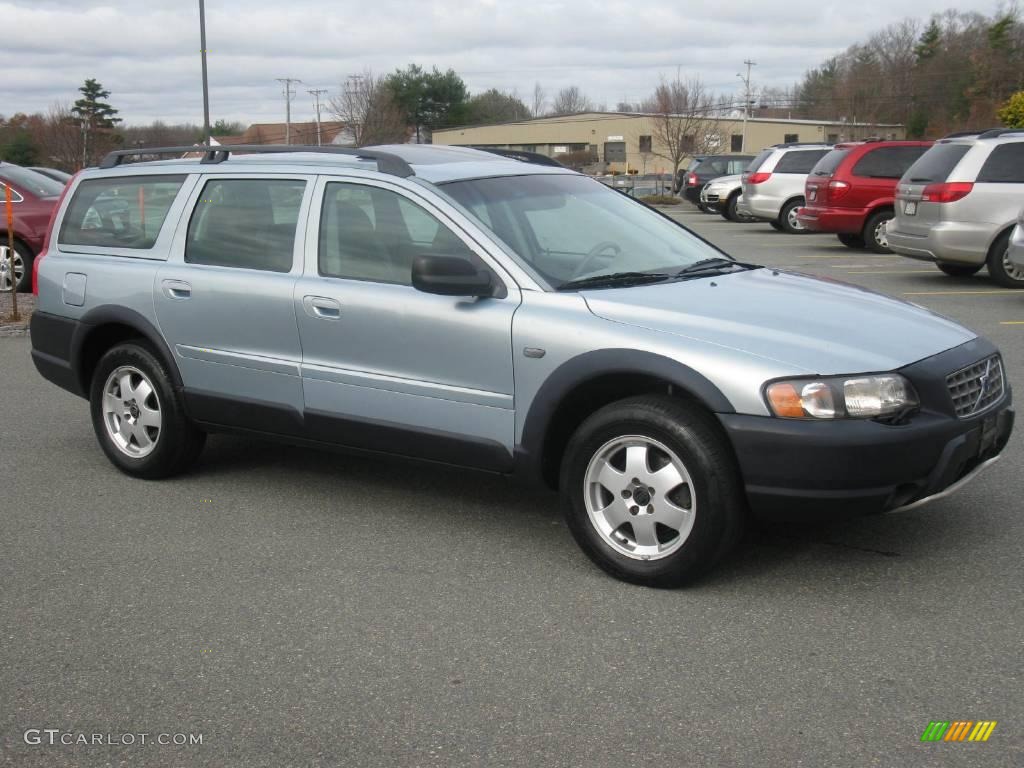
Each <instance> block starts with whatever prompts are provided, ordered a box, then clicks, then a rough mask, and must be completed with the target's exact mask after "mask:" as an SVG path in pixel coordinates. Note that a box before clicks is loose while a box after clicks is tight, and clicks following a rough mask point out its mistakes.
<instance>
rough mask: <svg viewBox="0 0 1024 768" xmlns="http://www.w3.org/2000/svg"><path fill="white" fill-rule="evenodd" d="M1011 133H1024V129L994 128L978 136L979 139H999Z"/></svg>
mask: <svg viewBox="0 0 1024 768" xmlns="http://www.w3.org/2000/svg"><path fill="white" fill-rule="evenodd" d="M1011 133H1024V128H993V129H991V130H988V131H985V132H984V133H980V134H978V138H979V139H997V138H999V137H1000V136H1007V135H1009V134H1011Z"/></svg>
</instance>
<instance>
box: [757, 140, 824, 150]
mask: <svg viewBox="0 0 1024 768" xmlns="http://www.w3.org/2000/svg"><path fill="white" fill-rule="evenodd" d="M834 144H835V142H829V141H789V142H785V141H784V142H782V143H781V144H773V145H772V146H773V147H775V148H777V149H788V148H789V147H831V146H833V145H834Z"/></svg>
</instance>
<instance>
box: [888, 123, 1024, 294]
mask: <svg viewBox="0 0 1024 768" xmlns="http://www.w3.org/2000/svg"><path fill="white" fill-rule="evenodd" d="M1022 200H1024V131H1015V130H996V131H987V132H985V133H982V134H980V135H973V136H957V137H955V138H947V139H942V140H940V141H938V142H936V143H935V145H934V146H933V147H932V148H931V149H929V150H928V151H927V152H926V153H925V154H924V155H922V156H921V158H920V159H919V160H918V161H917V162H916V163H914V165H912V166H911V167H910V169H909V170H908V171H907V172H906V174H905V175H904V176H903V178H902V179H901V180H900V183H899V186H898V187H897V188H896V217H895V218H894V219H892V220H891V221H890V222H889V226H888V230H887V235H888V242H889V247H890V248H892V250H893V251H895V252H896V253H899V254H901V255H903V256H909V257H911V258H914V259H923V260H926V261H932V262H935V264H936V266H938V268H939V269H941V270H942V271H943V272H945V273H946V274H948V275H954V276H966V275H973V274H974V273H976V272H978V271H979V270H980V269H981V268H982V267H988V273H989V277H991V278H992V279H993V280H994V281H996V282H997V283H999V284H1000V285H1004V286H1006V287H1008V288H1024V269H1022V268H1021V267H1020V266H1019V265H1016V264H1014V262H1013V261H1012V260H1011V259H1010V255H1009V251H1010V236H1011V233H1012V231H1013V228H1014V225H1015V223H1016V221H1017V214H1018V212H1019V210H1020V207H1021V201H1022Z"/></svg>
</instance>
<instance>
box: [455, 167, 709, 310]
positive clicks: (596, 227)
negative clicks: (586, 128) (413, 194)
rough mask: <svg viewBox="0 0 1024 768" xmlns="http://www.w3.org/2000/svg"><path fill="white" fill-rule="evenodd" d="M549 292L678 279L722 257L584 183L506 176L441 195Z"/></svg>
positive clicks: (642, 209) (572, 178) (570, 178)
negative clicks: (639, 276)
mask: <svg viewBox="0 0 1024 768" xmlns="http://www.w3.org/2000/svg"><path fill="white" fill-rule="evenodd" d="M442 188H443V189H444V191H445V192H447V193H448V194H449V195H450V196H451V197H452V198H454V199H455V200H456V201H457V202H458V203H460V204H461V205H462V206H464V207H465V208H466V209H468V210H469V211H470V213H472V214H473V215H474V216H475V217H476V218H478V219H479V220H480V221H481V222H483V224H484V225H485V226H486V227H487V228H488V229H490V230H491V231H492V232H494V234H495V235H497V236H498V237H499V238H500V239H501V240H502V241H503V242H504V244H505V245H506V246H507V247H508V248H509V249H510V250H511V251H512V252H513V253H514V254H515V255H516V256H518V257H519V259H520V260H521V261H522V262H523V264H524V266H526V267H527V269H529V270H530V271H531V272H532V273H533V274H534V275H535V276H538V277H540V278H541V279H542V280H543V282H546V283H547V284H548V286H549V287H551V288H553V289H556V290H557V289H558V288H559V287H561V286H562V285H564V284H566V283H569V282H572V283H576V282H578V281H579V280H581V279H582V278H590V277H597V276H600V275H612V274H619V273H630V274H634V273H638V272H651V273H667V274H675V273H677V272H679V270H680V269H682V268H683V267H687V266H689V265H691V264H693V263H695V262H698V261H703V260H706V259H712V258H721V257H722V253H721V252H720V251H718V250H716V249H715V248H713V247H712V246H711V245H709V244H707V243H705V242H703V241H702V240H699V239H698V238H697V237H695V236H694V235H692V234H690V233H689V232H688V231H687V230H685V229H684V228H683V227H681V226H679V225H677V224H675V223H673V222H672V221H671V220H669V219H667V218H665V217H664V216H661V215H659V214H658V213H656V212H654V211H652V210H651V209H649V208H647V207H646V206H644V205H642V204H640V203H638V202H636V201H635V200H631V199H630V198H628V197H627V196H625V195H623V194H621V193H619V192H615V191H613V190H611V189H609V188H608V187H607V186H605V185H603V184H600V183H598V182H597V181H594V180H593V179H589V178H587V177H585V176H578V175H575V174H573V175H570V174H550V175H547V174H545V175H537V176H504V177H497V178H487V179H472V180H468V181H456V182H449V183H447V184H445V185H443V187H442Z"/></svg>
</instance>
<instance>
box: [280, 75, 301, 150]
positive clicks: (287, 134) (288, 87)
mask: <svg viewBox="0 0 1024 768" xmlns="http://www.w3.org/2000/svg"><path fill="white" fill-rule="evenodd" d="M274 79H275V80H277V82H279V83H281V84H282V85H283V86H284V89H283V91H284V104H285V107H284V115H285V118H284V143H285V144H291V143H292V97H293V96H294V95H295V91H293V90H292V83H301V82H302V81H301V80H299V78H297V77H277V78H274Z"/></svg>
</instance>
